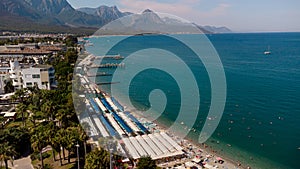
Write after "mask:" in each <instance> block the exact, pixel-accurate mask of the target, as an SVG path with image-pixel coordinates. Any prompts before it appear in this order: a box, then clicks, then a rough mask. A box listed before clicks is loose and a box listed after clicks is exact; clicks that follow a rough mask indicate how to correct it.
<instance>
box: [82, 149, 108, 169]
mask: <svg viewBox="0 0 300 169" xmlns="http://www.w3.org/2000/svg"><path fill="white" fill-rule="evenodd" d="M108 167H109V153H108V152H107V151H105V150H104V149H101V150H99V149H95V150H93V151H92V152H90V153H89V154H87V156H86V158H85V165H84V168H85V169H102V168H103V169H105V168H108Z"/></svg>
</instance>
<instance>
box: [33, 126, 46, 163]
mask: <svg viewBox="0 0 300 169" xmlns="http://www.w3.org/2000/svg"><path fill="white" fill-rule="evenodd" d="M45 131H47V128H46V127H45V126H44V125H39V126H38V127H36V128H35V129H34V131H33V133H32V134H31V143H32V147H33V149H34V150H35V151H37V152H39V153H40V161H41V167H42V168H44V159H43V156H42V154H43V152H42V150H43V148H44V147H46V146H47V145H48V137H49V136H48V133H47V132H45Z"/></svg>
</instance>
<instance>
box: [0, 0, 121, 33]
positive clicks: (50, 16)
mask: <svg viewBox="0 0 300 169" xmlns="http://www.w3.org/2000/svg"><path fill="white" fill-rule="evenodd" d="M113 10H114V11H118V9H117V8H116V7H114V8H113ZM106 13H107V14H106ZM109 13H110V12H109V10H106V11H104V13H103V16H107V17H99V16H95V15H91V14H87V13H85V12H81V11H77V10H75V9H74V8H73V7H72V6H71V5H70V4H69V3H68V2H67V1H66V0H1V1H0V14H1V15H0V20H1V22H0V29H1V30H11V31H14V30H17V31H19V30H28V27H24V26H29V29H30V27H32V29H36V28H41V29H42V30H44V28H45V27H47V26H49V27H55V26H57V27H60V28H64V29H65V28H70V27H71V28H79V27H84V28H93V29H92V30H93V31H95V30H97V29H95V28H99V27H101V26H103V25H104V24H106V23H108V22H110V21H112V20H114V19H116V17H109V16H110V15H109ZM121 15H125V13H124V14H123V13H121ZM121 15H120V16H117V17H121ZM17 21H18V22H17ZM19 21H20V22H19ZM54 29H55V28H54ZM36 31H39V30H36Z"/></svg>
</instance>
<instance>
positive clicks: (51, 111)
mask: <svg viewBox="0 0 300 169" xmlns="http://www.w3.org/2000/svg"><path fill="white" fill-rule="evenodd" d="M55 109H56V105H55V104H54V102H53V101H52V100H47V101H46V102H45V103H44V104H43V105H42V111H43V113H44V115H45V117H48V118H49V119H50V121H54V119H55V114H56V112H55Z"/></svg>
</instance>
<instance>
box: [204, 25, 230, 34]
mask: <svg viewBox="0 0 300 169" xmlns="http://www.w3.org/2000/svg"><path fill="white" fill-rule="evenodd" d="M202 28H203V29H205V30H207V31H210V32H212V33H232V31H231V30H230V29H228V28H226V27H224V26H223V27H215V26H202Z"/></svg>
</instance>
